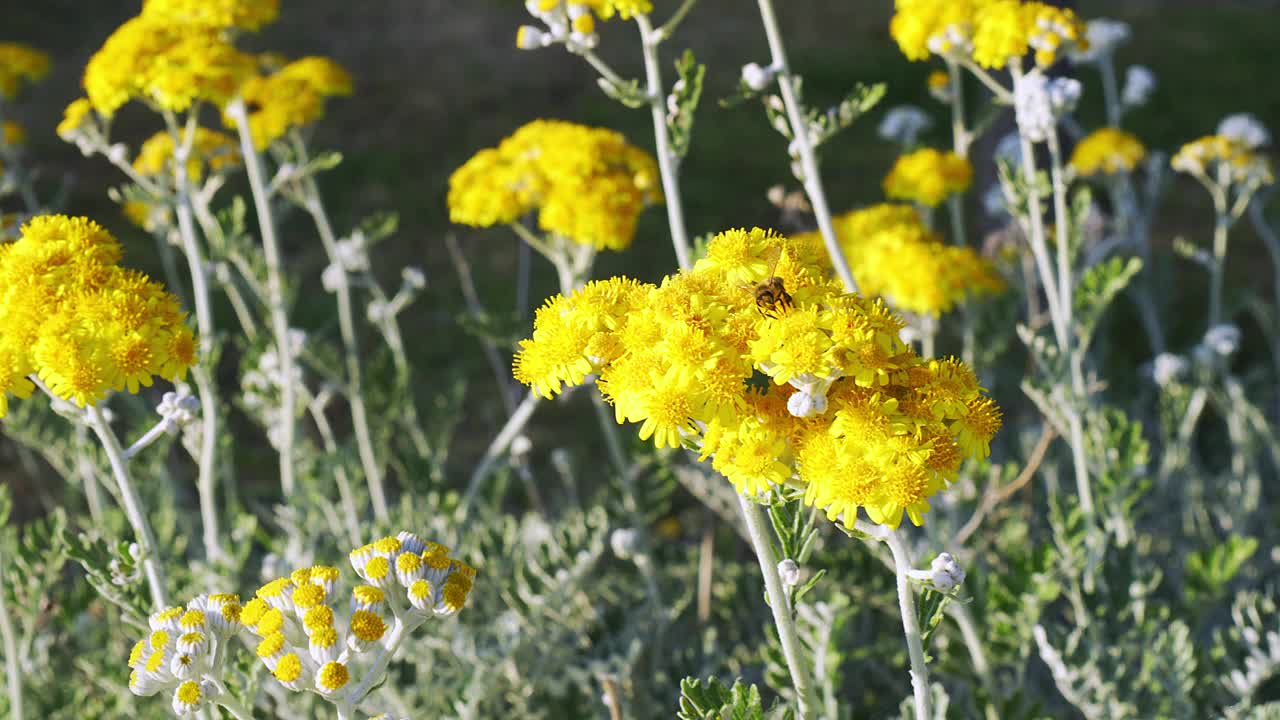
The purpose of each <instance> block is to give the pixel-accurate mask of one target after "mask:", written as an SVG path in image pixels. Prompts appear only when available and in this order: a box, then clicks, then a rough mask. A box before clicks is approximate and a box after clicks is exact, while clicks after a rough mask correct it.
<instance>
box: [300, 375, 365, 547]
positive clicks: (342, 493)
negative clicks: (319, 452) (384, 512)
mask: <svg viewBox="0 0 1280 720" xmlns="http://www.w3.org/2000/svg"><path fill="white" fill-rule="evenodd" d="M307 410H308V411H309V412H310V413H311V418H312V420H314V421H315V423H316V429H317V430H318V431H319V432H320V439H321V441H322V442H324V449H325V452H327V453H329V454H330V455H333V456H335V457H336V456H337V454H338V443H337V440H336V439H335V436H334V434H333V427H332V426H331V425H330V424H329V418H327V417H325V414H324V407H323V404H322V403H320V402H319V400H318V398H312V400H311V401H309V402H308V403H307ZM333 476H334V481H335V482H336V483H337V485H338V501H339V502H341V503H342V515H343V522H344V524H345V525H346V528H345V529H346V531H347V539H348V540H349V541H350V542H351V546H352V547H359V546H360V545H361V542H360V527H359V522H360V513H359V512H357V511H356V502H355V499H354V497H353V495H352V493H351V482H350V481H349V480H348V479H347V469H346V467H344V466H343V465H342V464H339V465H338V466H337V467H335V468H334V471H333Z"/></svg>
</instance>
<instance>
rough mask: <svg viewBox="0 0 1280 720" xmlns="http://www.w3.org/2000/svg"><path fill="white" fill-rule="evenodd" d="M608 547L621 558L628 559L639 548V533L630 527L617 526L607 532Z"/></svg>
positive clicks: (633, 555)
mask: <svg viewBox="0 0 1280 720" xmlns="http://www.w3.org/2000/svg"><path fill="white" fill-rule="evenodd" d="M609 547H610V548H611V549H612V550H613V554H614V555H617V556H618V557H619V558H620V559H622V560H630V559H631V558H633V557H635V554H636V552H637V551H639V549H640V534H639V533H637V532H636V531H635V530H633V529H632V528H618V529H617V530H614V531H613V532H612V533H609Z"/></svg>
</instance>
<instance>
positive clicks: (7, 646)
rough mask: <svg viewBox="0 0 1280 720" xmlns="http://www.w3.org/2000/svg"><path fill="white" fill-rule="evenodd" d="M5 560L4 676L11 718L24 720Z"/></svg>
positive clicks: (1, 599)
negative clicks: (7, 598)
mask: <svg viewBox="0 0 1280 720" xmlns="http://www.w3.org/2000/svg"><path fill="white" fill-rule="evenodd" d="M7 587H9V584H8V582H6V580H5V568H4V558H3V557H0V642H3V643H4V674H5V677H6V678H7V679H8V681H9V682H8V686H9V717H10V718H12V720H22V675H23V673H22V668H21V666H20V665H19V663H18V640H17V636H16V635H14V633H13V620H12V619H11V618H10V617H9V606H8V602H7V601H6V600H5V592H6V591H5V588H7Z"/></svg>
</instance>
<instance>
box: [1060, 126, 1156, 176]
mask: <svg viewBox="0 0 1280 720" xmlns="http://www.w3.org/2000/svg"><path fill="white" fill-rule="evenodd" d="M1146 155H1147V149H1146V148H1145V147H1143V145H1142V142H1141V141H1140V140H1138V138H1136V137H1134V136H1133V135H1132V134H1131V133H1127V132H1125V131H1124V130H1120V129H1118V128H1111V127H1104V128H1099V129H1097V130H1095V131H1093V132H1091V133H1089V135H1088V137H1086V138H1085V139H1083V140H1081V141H1080V144H1079V145H1076V149H1075V150H1074V151H1073V152H1072V153H1071V167H1073V168H1074V169H1075V171H1076V173H1078V174H1080V175H1098V174H1100V173H1101V174H1106V175H1112V174H1115V173H1119V172H1133V169H1134V168H1136V167H1137V166H1138V163H1140V162H1142V158H1144V157H1146Z"/></svg>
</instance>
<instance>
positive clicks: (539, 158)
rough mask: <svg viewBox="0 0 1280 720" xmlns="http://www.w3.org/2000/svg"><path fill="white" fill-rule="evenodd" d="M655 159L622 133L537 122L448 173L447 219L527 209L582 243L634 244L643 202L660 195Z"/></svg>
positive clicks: (497, 216) (550, 228) (468, 220)
mask: <svg viewBox="0 0 1280 720" xmlns="http://www.w3.org/2000/svg"><path fill="white" fill-rule="evenodd" d="M657 178H658V171H657V164H656V163H655V161H654V159H653V157H652V156H651V155H649V154H648V153H646V152H645V151H643V150H641V149H639V148H637V147H634V146H632V145H628V144H627V142H626V140H625V139H624V138H623V136H622V135H621V134H620V133H616V132H613V131H612V130H606V129H603V128H592V127H587V126H584V125H576V124H574V123H568V122H561V121H558V120H535V121H533V122H531V123H529V124H528V125H525V126H524V127H522V128H520V129H519V130H517V131H516V132H515V134H513V135H512V136H511V137H509V138H507V139H505V140H503V141H502V143H501V144H500V145H498V147H496V148H487V149H485V150H481V151H480V152H478V153H476V154H475V155H474V156H473V157H472V158H471V159H470V160H468V161H467V162H466V164H464V165H463V166H462V167H461V168H459V169H458V170H457V171H455V172H454V173H453V176H452V177H451V178H449V217H450V218H451V219H452V220H453V221H454V222H456V223H461V224H464V225H474V226H478V227H489V226H492V225H498V224H507V223H513V222H516V221H517V220H519V219H520V217H521V216H522V215H524V214H525V213H528V212H530V211H532V210H537V211H538V226H539V227H541V228H542V229H543V230H545V231H547V232H551V233H555V234H556V235H559V236H561V237H564V238H568V239H569V240H572V241H574V242H577V243H580V244H583V245H592V246H594V247H596V248H601V249H604V248H608V249H612V250H621V249H623V248H626V247H627V246H628V245H630V244H631V239H632V237H633V236H634V235H635V229H636V219H637V218H638V217H639V215H640V211H641V210H643V209H644V207H645V205H647V204H650V203H653V202H657V201H660V199H661V195H660V193H659V191H658V190H657Z"/></svg>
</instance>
